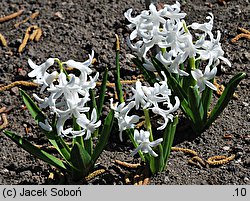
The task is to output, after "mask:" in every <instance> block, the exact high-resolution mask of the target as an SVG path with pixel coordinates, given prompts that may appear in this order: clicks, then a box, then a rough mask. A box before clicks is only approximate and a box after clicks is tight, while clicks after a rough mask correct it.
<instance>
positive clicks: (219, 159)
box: [207, 154, 235, 165]
mask: <svg viewBox="0 0 250 201" xmlns="http://www.w3.org/2000/svg"><path fill="white" fill-rule="evenodd" d="M234 158H235V155H234V154H233V155H231V156H229V157H227V156H212V157H210V158H208V159H207V163H208V164H209V165H223V164H226V163H228V162H230V161H232V160H233V159H234Z"/></svg>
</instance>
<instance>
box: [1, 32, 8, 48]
mask: <svg viewBox="0 0 250 201" xmlns="http://www.w3.org/2000/svg"><path fill="white" fill-rule="evenodd" d="M0 41H1V43H2V45H3V46H4V47H7V46H8V45H7V41H6V39H5V37H4V36H3V35H2V34H1V33H0Z"/></svg>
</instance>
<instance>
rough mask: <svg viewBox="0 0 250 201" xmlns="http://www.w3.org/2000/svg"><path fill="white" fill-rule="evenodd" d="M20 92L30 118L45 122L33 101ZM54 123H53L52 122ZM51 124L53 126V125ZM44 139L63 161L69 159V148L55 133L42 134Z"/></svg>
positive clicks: (43, 116)
mask: <svg viewBox="0 0 250 201" xmlns="http://www.w3.org/2000/svg"><path fill="white" fill-rule="evenodd" d="M19 90H20V95H21V96H22V98H23V101H24V103H25V105H26V106H27V108H28V110H29V112H30V114H31V116H32V117H33V118H34V119H35V120H36V122H37V123H38V122H43V123H44V121H45V119H46V117H45V115H44V114H43V113H42V111H41V110H40V109H39V108H38V107H37V105H36V104H35V103H34V101H33V100H32V99H31V98H30V96H29V95H28V94H26V93H25V92H24V91H23V90H22V89H19ZM54 123H55V122H54ZM54 123H53V125H54ZM44 133H45V135H46V137H47V138H48V139H49V141H50V143H51V144H52V145H53V146H54V147H55V148H56V149H57V151H58V152H59V153H60V154H61V156H62V157H63V158H64V159H65V160H69V159H70V154H69V147H68V145H67V144H66V143H65V142H64V140H63V139H62V138H61V137H59V136H58V135H57V134H56V131H52V132H44Z"/></svg>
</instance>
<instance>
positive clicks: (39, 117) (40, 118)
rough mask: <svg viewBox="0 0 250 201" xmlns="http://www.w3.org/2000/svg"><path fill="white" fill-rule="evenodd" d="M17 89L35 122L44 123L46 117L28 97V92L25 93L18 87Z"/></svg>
mask: <svg viewBox="0 0 250 201" xmlns="http://www.w3.org/2000/svg"><path fill="white" fill-rule="evenodd" d="M19 91H20V95H21V96H22V98H23V101H24V103H25V105H26V107H27V108H28V110H29V112H30V114H31V116H32V117H33V118H34V119H35V120H36V122H37V123H38V122H43V123H44V121H45V119H46V117H45V115H44V114H43V113H42V111H41V110H40V109H39V108H38V107H37V105H36V104H35V103H34V101H33V100H32V99H31V98H30V96H29V95H28V94H26V93H25V92H24V91H23V90H22V89H19Z"/></svg>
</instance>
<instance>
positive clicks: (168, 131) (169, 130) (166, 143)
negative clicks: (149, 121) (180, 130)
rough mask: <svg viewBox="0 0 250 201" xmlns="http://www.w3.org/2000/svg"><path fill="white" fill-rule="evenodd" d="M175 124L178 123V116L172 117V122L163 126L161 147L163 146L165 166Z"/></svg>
mask: <svg viewBox="0 0 250 201" xmlns="http://www.w3.org/2000/svg"><path fill="white" fill-rule="evenodd" d="M177 124H178V116H176V117H175V118H174V120H173V122H170V123H168V124H167V127H166V128H165V130H164V133H163V142H162V148H163V157H164V163H165V166H166V164H167V161H168V158H169V155H170V151H171V148H172V145H173V141H174V136H175V131H176V126H177Z"/></svg>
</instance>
